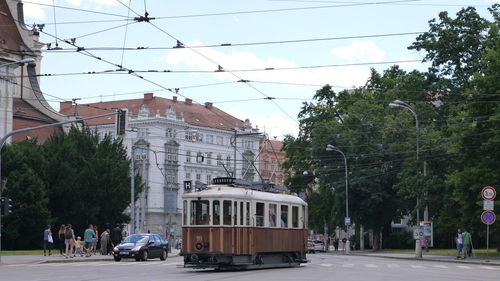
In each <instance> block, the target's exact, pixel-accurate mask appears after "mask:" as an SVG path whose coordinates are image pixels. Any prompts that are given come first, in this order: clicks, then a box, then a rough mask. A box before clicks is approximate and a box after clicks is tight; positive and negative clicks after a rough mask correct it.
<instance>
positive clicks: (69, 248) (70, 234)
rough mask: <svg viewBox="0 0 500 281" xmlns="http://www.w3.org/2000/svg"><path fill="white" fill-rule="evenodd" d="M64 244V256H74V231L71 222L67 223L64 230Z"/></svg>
mask: <svg viewBox="0 0 500 281" xmlns="http://www.w3.org/2000/svg"><path fill="white" fill-rule="evenodd" d="M64 245H65V246H66V251H65V254H64V256H65V257H66V258H74V257H75V254H74V253H73V250H74V248H75V232H74V231H73V228H72V226H71V224H68V225H67V226H66V229H65V230H64Z"/></svg>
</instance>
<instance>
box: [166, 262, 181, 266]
mask: <svg viewBox="0 0 500 281" xmlns="http://www.w3.org/2000/svg"><path fill="white" fill-rule="evenodd" d="M178 264H182V262H171V263H164V264H162V265H163V266H169V265H178Z"/></svg>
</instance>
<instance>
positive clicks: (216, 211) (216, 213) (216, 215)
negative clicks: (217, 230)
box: [212, 200, 220, 225]
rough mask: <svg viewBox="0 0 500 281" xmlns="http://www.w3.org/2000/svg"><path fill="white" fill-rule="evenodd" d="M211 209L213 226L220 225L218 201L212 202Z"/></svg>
mask: <svg viewBox="0 0 500 281" xmlns="http://www.w3.org/2000/svg"><path fill="white" fill-rule="evenodd" d="M212 209H213V213H214V220H213V222H214V225H220V201H219V200H214V201H213V202H212Z"/></svg>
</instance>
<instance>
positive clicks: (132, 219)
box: [130, 140, 135, 234]
mask: <svg viewBox="0 0 500 281" xmlns="http://www.w3.org/2000/svg"><path fill="white" fill-rule="evenodd" d="M131 151H132V157H131V158H132V160H131V161H132V167H131V168H130V234H135V153H134V141H133V140H132V148H131Z"/></svg>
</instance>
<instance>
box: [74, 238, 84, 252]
mask: <svg viewBox="0 0 500 281" xmlns="http://www.w3.org/2000/svg"><path fill="white" fill-rule="evenodd" d="M77 254H79V255H80V257H83V245H82V237H80V236H78V237H76V242H75V255H77Z"/></svg>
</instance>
